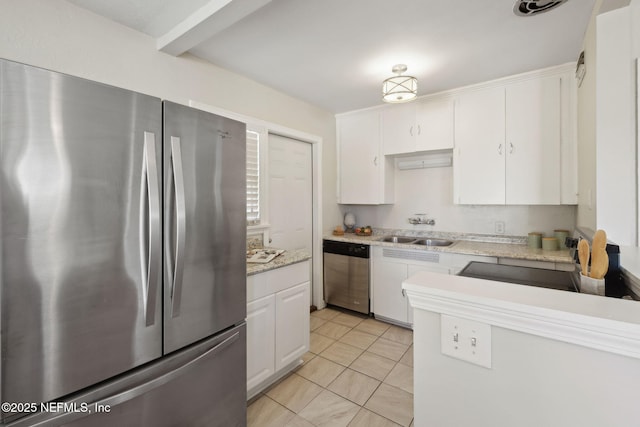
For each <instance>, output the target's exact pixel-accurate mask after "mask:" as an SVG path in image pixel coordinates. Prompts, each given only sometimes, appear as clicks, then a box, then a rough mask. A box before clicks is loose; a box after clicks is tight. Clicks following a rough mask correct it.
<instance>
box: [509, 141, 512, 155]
mask: <svg viewBox="0 0 640 427" xmlns="http://www.w3.org/2000/svg"><path fill="white" fill-rule="evenodd" d="M509 154H513V142H510V143H509Z"/></svg>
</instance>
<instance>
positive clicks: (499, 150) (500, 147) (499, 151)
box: [498, 144, 502, 156]
mask: <svg viewBox="0 0 640 427" xmlns="http://www.w3.org/2000/svg"><path fill="white" fill-rule="evenodd" d="M498 154H500V155H501V156H502V144H500V145H498Z"/></svg>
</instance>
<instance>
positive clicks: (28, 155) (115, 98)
mask: <svg viewBox="0 0 640 427" xmlns="http://www.w3.org/2000/svg"><path fill="white" fill-rule="evenodd" d="M0 111H1V112H2V114H1V118H0V120H1V122H0V154H1V155H0V245H1V247H0V255H1V256H0V292H1V294H0V298H1V301H0V324H1V332H0V335H1V341H0V353H1V362H0V363H1V365H0V378H1V379H2V389H1V390H0V401H2V402H41V401H50V400H52V399H57V398H59V397H60V396H63V395H66V394H69V393H71V392H75V391H77V390H80V389H82V388H85V387H87V386H89V385H92V384H94V383H96V382H99V381H102V380H105V379H107V378H109V377H112V376H114V375H116V374H119V373H122V372H124V371H127V370H129V369H131V368H132V367H134V366H138V365H141V364H143V363H146V362H148V361H150V360H152V359H154V358H157V357H159V356H161V352H162V347H161V345H162V330H161V327H162V312H161V305H160V303H161V299H162V296H161V294H160V290H161V289H160V288H161V284H160V280H161V277H162V270H161V263H162V254H161V252H160V248H161V232H162V227H161V211H160V209H161V208H160V189H159V184H160V171H159V169H158V165H160V161H161V133H160V132H161V102H160V100H158V99H156V98H152V97H149V96H145V95H140V94H137V93H133V92H130V91H126V90H122V89H117V88H113V87H109V86H105V85H102V84H98V83H94V82H90V81H87V80H83V79H79V78H75V77H70V76H66V75H63V74H58V73H53V72H49V71H46V70H41V69H37V68H33V67H29V66H26V65H22V64H18V63H14V62H10V61H4V60H2V61H0ZM2 415H3V419H4V418H5V416H6V415H8V414H6V413H3V414H2Z"/></svg>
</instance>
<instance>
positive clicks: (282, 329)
mask: <svg viewBox="0 0 640 427" xmlns="http://www.w3.org/2000/svg"><path fill="white" fill-rule="evenodd" d="M275 298H276V346H275V347H276V348H275V351H276V371H279V370H280V369H283V368H285V367H286V366H287V365H288V364H290V363H292V362H295V361H296V360H298V359H299V358H300V357H301V356H302V355H303V354H305V353H306V352H307V350H308V349H309V282H306V283H303V284H301V285H298V286H294V287H293V288H291V289H287V290H286V291H282V292H278V293H277V294H276V295H275Z"/></svg>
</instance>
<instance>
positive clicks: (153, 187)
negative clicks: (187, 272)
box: [140, 132, 162, 326]
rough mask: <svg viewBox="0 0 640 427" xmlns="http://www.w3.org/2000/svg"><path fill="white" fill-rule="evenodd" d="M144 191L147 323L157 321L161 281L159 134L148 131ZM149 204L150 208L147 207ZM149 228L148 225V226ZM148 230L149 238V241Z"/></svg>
mask: <svg viewBox="0 0 640 427" xmlns="http://www.w3.org/2000/svg"><path fill="white" fill-rule="evenodd" d="M141 188H142V191H141V200H140V205H141V206H140V224H141V225H140V256H141V260H142V263H141V264H142V283H143V286H145V288H144V289H143V292H142V295H143V301H144V318H145V324H146V326H151V325H153V324H154V323H155V313H156V295H157V289H158V281H159V280H160V271H159V268H160V261H161V258H160V257H161V256H162V254H161V251H160V234H161V231H162V230H161V228H160V227H161V224H160V184H159V182H158V163H157V161H156V136H155V134H154V133H152V132H145V133H144V152H143V164H142V187H141ZM147 206H148V208H147ZM147 227H148V228H147ZM147 230H148V240H147Z"/></svg>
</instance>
